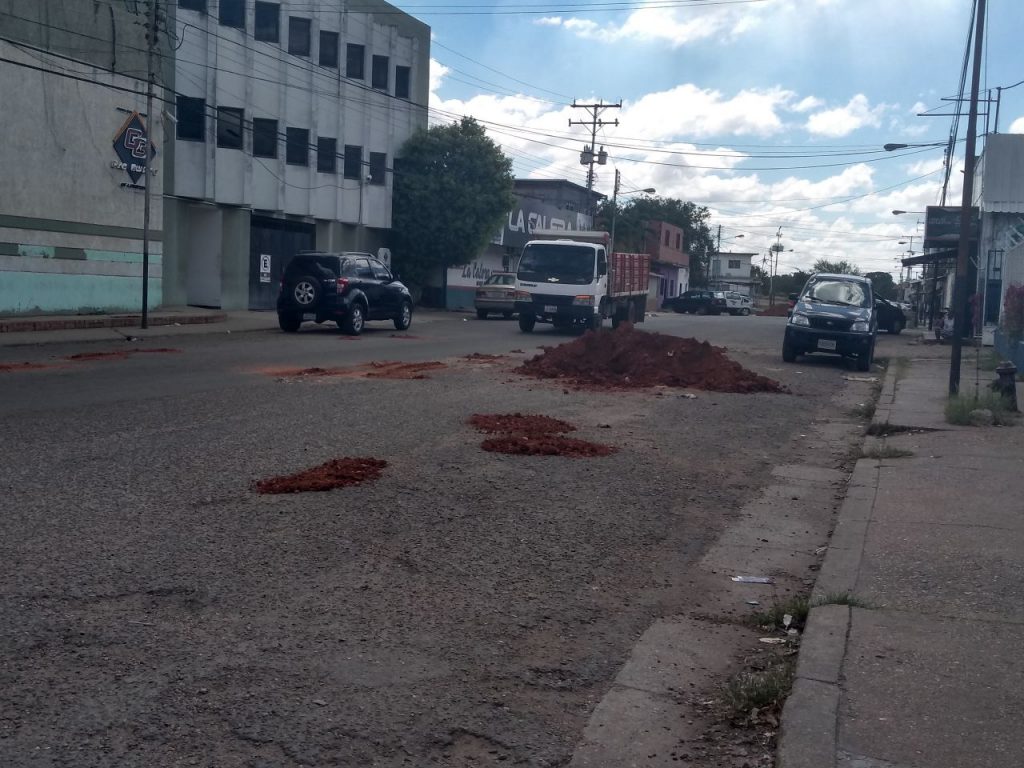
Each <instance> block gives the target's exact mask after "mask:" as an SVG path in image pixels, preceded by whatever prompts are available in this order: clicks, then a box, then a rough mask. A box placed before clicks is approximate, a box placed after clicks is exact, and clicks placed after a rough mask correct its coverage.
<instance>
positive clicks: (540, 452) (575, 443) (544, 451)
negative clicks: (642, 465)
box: [480, 434, 616, 458]
mask: <svg viewBox="0 0 1024 768" xmlns="http://www.w3.org/2000/svg"><path fill="white" fill-rule="evenodd" d="M480 447H481V448H483V449H484V450H485V451H493V452H496V453H512V454H516V455H519V456H568V457H570V458H580V457H590V456H608V455H609V454H612V453H615V451H616V449H615V448H613V447H612V446H610V445H602V444H601V443H590V442H587V441H586V440H577V439H575V438H573V437H563V436H562V435H552V434H547V435H543V434H541V435H520V434H517V435H501V436H500V437H489V438H487V439H486V440H484V441H483V442H482V443H481V444H480Z"/></svg>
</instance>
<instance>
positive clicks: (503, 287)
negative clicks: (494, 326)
mask: <svg viewBox="0 0 1024 768" xmlns="http://www.w3.org/2000/svg"><path fill="white" fill-rule="evenodd" d="M515 305H516V276H515V275H514V274H512V273H511V272H495V273H494V274H493V275H491V276H490V277H488V278H487V279H486V280H484V283H483V285H481V286H480V287H479V288H477V289H476V298H474V300H473V307H474V308H475V309H476V316H477V317H479V318H480V319H481V320H486V319H487V314H488V313H489V312H500V313H501V314H502V315H503V316H504V317H512V314H513V312H514V311H515Z"/></svg>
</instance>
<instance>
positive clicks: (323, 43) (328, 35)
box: [320, 32, 338, 69]
mask: <svg viewBox="0 0 1024 768" xmlns="http://www.w3.org/2000/svg"><path fill="white" fill-rule="evenodd" d="M320 66H321V67H330V68H331V69H337V68H338V33H337V32H321V33H320Z"/></svg>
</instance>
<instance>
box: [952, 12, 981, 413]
mask: <svg viewBox="0 0 1024 768" xmlns="http://www.w3.org/2000/svg"><path fill="white" fill-rule="evenodd" d="M975 24H976V27H975V32H974V67H973V71H972V73H971V103H970V109H969V110H968V113H967V140H966V142H965V144H964V191H963V198H962V202H961V208H960V238H959V241H958V243H957V253H956V274H955V276H954V278H953V339H952V351H951V354H950V358H949V394H950V396H952V395H955V394H957V393H958V392H959V391H960V357H961V352H962V346H963V334H964V331H965V330H966V329H967V266H968V263H969V261H970V256H971V231H972V229H973V227H972V226H971V224H972V221H971V218H972V216H971V201H972V199H973V197H974V145H975V142H976V141H977V138H978V88H979V82H980V80H981V54H982V36H983V35H984V33H985V0H978V8H977V13H976V18H975Z"/></svg>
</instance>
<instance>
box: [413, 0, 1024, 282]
mask: <svg viewBox="0 0 1024 768" xmlns="http://www.w3.org/2000/svg"><path fill="white" fill-rule="evenodd" d="M438 3H439V0H414V1H413V2H407V3H403V4H401V7H402V9H403V10H405V11H407V12H409V13H412V14H413V15H415V16H417V17H418V18H420V19H422V20H423V21H425V22H426V23H428V24H430V25H431V28H432V35H433V45H432V51H431V55H432V69H431V106H432V107H433V108H434V111H433V118H434V119H435V120H437V119H444V118H445V117H447V116H454V115H472V116H474V117H477V118H478V119H480V120H481V121H485V125H487V126H488V127H489V129H490V130H491V135H492V137H493V138H494V139H495V141H497V142H498V143H499V144H501V145H502V148H503V149H504V150H505V151H506V152H507V153H508V154H509V156H510V157H512V158H513V160H514V161H515V173H516V175H517V176H523V177H525V176H529V177H534V178H569V179H571V180H573V181H577V182H580V183H584V179H585V175H584V172H585V169H584V167H583V166H581V165H580V164H579V161H578V155H579V151H580V149H582V146H583V144H584V143H585V142H586V141H587V140H588V139H589V134H588V133H585V132H584V129H583V128H579V127H576V128H571V129H570V128H569V126H568V125H567V123H568V120H569V119H570V118H573V119H576V120H582V119H585V118H586V114H585V113H584V112H583V111H582V110H573V109H572V108H571V107H570V106H569V104H570V102H571V101H572V99H574V98H575V99H577V100H579V101H580V102H592V101H598V100H604V101H605V102H617V101H619V100H621V101H622V102H623V108H622V109H617V110H608V111H607V112H606V113H605V114H604V115H603V117H605V118H606V119H609V120H613V119H615V118H618V120H619V125H618V126H617V127H612V126H608V127H606V128H604V129H602V131H601V132H600V133H599V138H598V144H602V143H603V144H605V145H606V146H607V149H608V152H609V155H610V160H609V164H608V165H607V166H604V167H601V168H599V173H598V178H597V182H596V189H597V190H598V191H600V192H605V193H608V194H610V193H611V186H612V178H613V168H616V167H617V168H618V169H619V171H620V172H621V174H622V178H623V188H624V189H638V188H644V187H649V186H653V187H655V188H656V189H657V190H658V194H663V195H667V196H672V197H678V198H682V199H685V200H692V201H694V202H696V203H699V204H702V205H706V206H708V208H709V209H710V210H711V211H712V213H713V216H712V224H713V226H715V227H716V228H717V225H719V224H721V225H722V227H723V250H728V249H729V248H730V247H732V248H733V249H734V250H744V251H752V252H756V253H763V252H765V250H766V248H767V246H768V245H769V244H770V243H771V242H774V241H775V235H776V232H777V231H778V228H779V227H782V243H783V245H784V247H786V248H787V249H788V248H792V249H793V250H792V252H787V253H785V254H784V256H783V258H782V259H781V263H780V271H789V270H790V269H792V268H794V267H807V266H809V265H810V264H811V263H812V262H813V261H814V260H815V259H817V258H820V257H826V258H832V259H835V258H844V259H847V260H850V261H853V262H855V263H857V264H858V265H859V266H860V267H861V268H862V269H864V270H865V271H875V270H884V271H891V272H893V273H894V274H899V266H898V262H897V257H898V256H899V255H900V254H901V253H902V252H904V251H906V250H907V249H908V248H909V244H906V243H905V244H903V245H900V244H899V243H898V241H899V240H900V239H907V237H906V236H908V235H910V234H917V235H918V236H919V235H920V232H921V229H922V228H920V227H917V226H916V222H917V219H918V218H922V217H918V216H915V215H913V214H910V215H905V216H900V217H894V216H893V215H892V214H891V211H892V210H893V209H903V210H908V211H921V210H923V209H924V206H926V205H929V204H935V203H938V201H939V194H940V190H941V185H942V176H943V174H942V172H941V166H942V150H941V149H940V148H931V149H924V150H923V151H920V150H906V151H903V152H899V153H883V152H880V151H879V150H880V149H881V146H882V145H883V144H885V143H887V142H905V143H924V142H933V141H934V142H942V141H945V139H946V138H947V137H948V135H949V132H950V127H951V120H952V118H950V117H918V116H917V113H918V112H922V111H925V110H929V109H933V110H935V111H938V112H950V111H952V109H951V107H952V105H951V104H950V103H948V102H943V101H942V100H941V99H942V97H945V96H953V95H955V94H956V93H957V92H958V90H959V80H960V69H961V64H962V60H963V55H964V47H965V43H966V39H967V33H968V27H969V18H970V13H971V7H972V0H748V1H743V0H648V1H647V2H638V3H630V4H628V5H626V4H623V3H618V4H612V3H610V2H607V0H604V1H603V2H602V1H601V0H572V2H558V1H557V0H523V2H520V3H513V2H510V0H483V2H479V3H477V4H474V5H448V6H443V7H442V6H440V5H439V4H438ZM988 6H989V9H988V19H987V25H986V37H985V39H986V51H985V58H984V61H985V67H984V70H983V76H982V87H983V88H986V87H990V88H992V89H995V87H996V86H1003V87H1006V86H1010V85H1013V84H1014V83H1017V82H1018V81H1020V80H1024V50H1022V49H1024V46H1022V44H1021V42H1022V41H1021V39H1020V38H1021V32H1022V31H1024V3H1021V0H989V3H988ZM609 7H614V8H618V9H620V10H614V11H608V10H604V9H607V8H609ZM624 7H625V9H624V10H622V9H623V8H624ZM468 10H472V11H477V13H472V14H470V13H466V11H468ZM453 11H455V12H453ZM480 11H483V13H479V12H480ZM993 93H994V90H993ZM993 117H994V115H993ZM966 123H967V120H966V118H964V119H963V120H962V121H961V129H960V135H961V137H962V136H963V135H964V133H965V132H966ZM981 126H982V130H983V128H984V121H983V120H982V123H981ZM990 127H992V121H991V120H990ZM999 130H1000V132H1003V133H1006V132H1010V131H1013V132H1019V133H1024V85H1022V86H1019V87H1017V88H1014V89H1011V90H1008V91H1005V92H1004V93H1003V100H1002V105H1001V110H1000V119H999ZM981 146H982V145H981V144H979V150H980V148H981ZM962 147H963V145H962V144H960V145H959V146H958V155H957V160H956V162H957V164H956V165H954V169H956V168H958V167H960V166H959V163H960V162H962V156H963V155H962ZM786 155H788V156H786ZM795 155H801V157H796V156H795ZM800 166H813V167H800ZM961 178H962V174H960V173H959V172H958V171H957V170H954V172H953V174H952V178H951V180H950V187H949V192H948V196H947V200H948V202H950V203H952V204H958V203H959V200H960V190H961V186H960V184H961V181H960V180H961ZM741 234H742V235H743V237H742V238H738V237H737V236H738V235H741ZM914 250H915V251H919V250H920V245H919V237H915V241H914ZM755 263H758V260H757V259H756V258H755Z"/></svg>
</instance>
